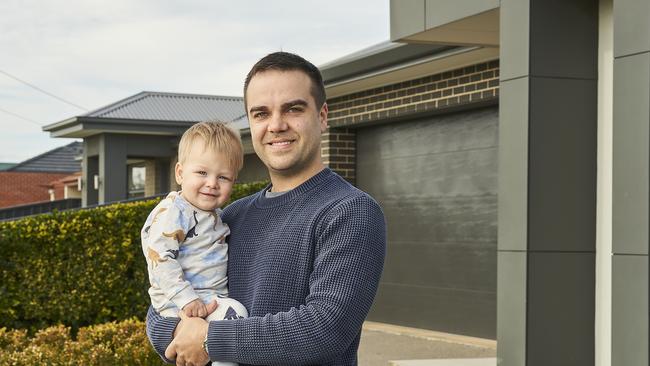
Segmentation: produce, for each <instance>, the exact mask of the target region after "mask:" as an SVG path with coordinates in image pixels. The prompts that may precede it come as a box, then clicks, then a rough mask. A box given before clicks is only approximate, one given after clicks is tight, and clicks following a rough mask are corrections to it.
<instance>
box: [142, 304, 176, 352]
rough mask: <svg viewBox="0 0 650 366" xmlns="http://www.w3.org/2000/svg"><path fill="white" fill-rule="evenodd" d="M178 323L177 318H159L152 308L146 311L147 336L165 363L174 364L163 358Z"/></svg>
mask: <svg viewBox="0 0 650 366" xmlns="http://www.w3.org/2000/svg"><path fill="white" fill-rule="evenodd" d="M179 321H180V319H179V318H165V317H163V316H160V314H158V313H157V312H156V310H154V308H153V307H152V306H149V311H147V336H148V337H149V342H151V345H152V346H153V348H154V350H155V351H156V353H157V354H158V355H159V356H160V357H161V358H162V359H163V361H165V362H166V363H171V364H173V363H174V361H172V360H169V359H167V358H166V357H165V349H167V347H168V346H169V344H170V343H171V342H172V338H173V337H174V329H176V326H177V325H178V322H179Z"/></svg>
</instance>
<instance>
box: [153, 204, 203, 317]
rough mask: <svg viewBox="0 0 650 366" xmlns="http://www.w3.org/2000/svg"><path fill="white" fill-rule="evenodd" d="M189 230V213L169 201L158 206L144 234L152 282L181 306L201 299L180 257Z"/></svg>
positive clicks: (180, 307) (167, 298)
mask: <svg viewBox="0 0 650 366" xmlns="http://www.w3.org/2000/svg"><path fill="white" fill-rule="evenodd" d="M187 231H188V219H187V217H186V216H185V215H184V214H183V212H182V210H181V209H180V208H179V207H177V206H176V205H174V204H168V205H166V207H165V206H163V207H160V208H159V210H158V212H157V213H156V214H155V219H154V220H152V223H151V225H150V226H149V230H148V233H147V235H145V236H143V238H142V243H143V251H144V254H145V257H146V259H147V268H148V269H149V277H150V279H151V281H152V283H154V284H155V285H156V286H157V287H158V288H160V289H161V290H162V291H163V293H164V297H166V299H165V302H166V301H172V302H173V303H174V304H175V305H176V306H177V307H178V308H179V309H182V308H183V307H184V306H185V305H187V304H188V303H189V302H191V301H193V300H195V299H198V295H197V294H196V293H195V292H194V289H193V288H192V285H191V284H190V282H189V281H187V280H186V279H185V274H184V273H183V269H182V268H181V265H180V263H179V262H178V260H177V258H178V254H179V250H180V246H181V243H182V242H183V241H184V240H185V235H186V233H187ZM152 300H153V299H152ZM154 305H158V306H159V305H160V304H155V303H154Z"/></svg>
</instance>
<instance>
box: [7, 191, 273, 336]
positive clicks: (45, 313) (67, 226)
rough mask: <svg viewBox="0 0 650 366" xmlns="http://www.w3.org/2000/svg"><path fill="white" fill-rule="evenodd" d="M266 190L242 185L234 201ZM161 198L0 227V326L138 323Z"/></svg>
mask: <svg viewBox="0 0 650 366" xmlns="http://www.w3.org/2000/svg"><path fill="white" fill-rule="evenodd" d="M265 184H266V183H253V184H239V185H236V186H235V187H234V189H233V194H232V199H237V198H241V197H243V196H246V195H249V194H251V193H253V192H256V191H258V190H260V189H261V188H263V187H264V186H265ZM158 200H159V199H155V200H149V201H141V202H132V203H119V204H113V205H108V206H103V207H98V208H92V209H82V210H77V211H65V212H54V213H51V214H44V215H38V216H32V217H27V218H23V219H19V220H16V221H8V222H0V250H1V251H2V255H0V327H8V328H28V329H30V330H31V331H34V330H35V329H40V328H43V327H45V326H49V325H53V324H65V325H67V326H71V327H72V329H73V332H74V331H76V329H78V328H79V327H82V326H85V325H90V324H99V323H105V322H108V321H112V320H121V319H128V318H131V317H133V316H135V317H140V318H141V317H143V316H144V314H145V313H146V309H147V307H148V305H149V296H148V294H147V289H148V287H149V283H148V278H147V271H146V263H145V260H144V257H143V255H142V249H141V244H140V229H141V227H142V225H143V224H144V221H145V219H146V217H147V215H148V214H149V212H150V211H151V210H152V209H153V207H154V206H155V205H156V203H157V202H158Z"/></svg>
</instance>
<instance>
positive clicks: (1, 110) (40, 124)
mask: <svg viewBox="0 0 650 366" xmlns="http://www.w3.org/2000/svg"><path fill="white" fill-rule="evenodd" d="M0 112H4V113H6V114H9V115H12V116H14V117H17V118H20V119H22V120H24V121H27V122H30V123H33V124H35V125H37V126H40V127H43V124H42V123H38V122H36V121H34V120H33V119H31V118H27V117H23V116H21V115H20V114H16V113H14V112H9V111H8V110H6V109H2V108H0Z"/></svg>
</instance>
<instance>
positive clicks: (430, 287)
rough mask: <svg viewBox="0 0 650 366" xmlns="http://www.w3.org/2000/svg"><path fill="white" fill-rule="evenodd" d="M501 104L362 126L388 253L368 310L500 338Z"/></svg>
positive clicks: (361, 169) (363, 155) (364, 177)
mask: <svg viewBox="0 0 650 366" xmlns="http://www.w3.org/2000/svg"><path fill="white" fill-rule="evenodd" d="M497 112H498V109H497V107H490V108H484V109H479V110H472V111H463V112H458V113H454V114H448V115H438V116H433V117H429V118H425V119H420V120H415V121H410V122H395V123H390V124H385V125H381V126H378V127H369V128H363V129H359V130H358V131H357V184H358V186H359V188H361V189H363V190H364V191H366V192H368V193H370V194H371V195H372V196H373V197H374V198H375V199H376V200H377V201H378V202H379V203H380V204H381V206H382V208H383V210H384V213H385V215H386V220H387V224H388V253H387V258H386V264H385V269H384V274H383V277H382V281H381V283H380V289H379V292H378V295H377V299H376V301H375V304H374V305H373V309H372V311H371V314H370V317H369V318H370V320H376V321H382V322H386V323H391V324H400V325H406V326H413V327H418V328H426V329H432V330H437V331H442V332H450V333H456V334H465V335H471V336H476V337H484V338H493V339H494V338H496V268H497V266H496V258H497V256H496V249H497V248H496V242H497V173H498V172H497V145H498V132H497V121H498V115H497Z"/></svg>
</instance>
